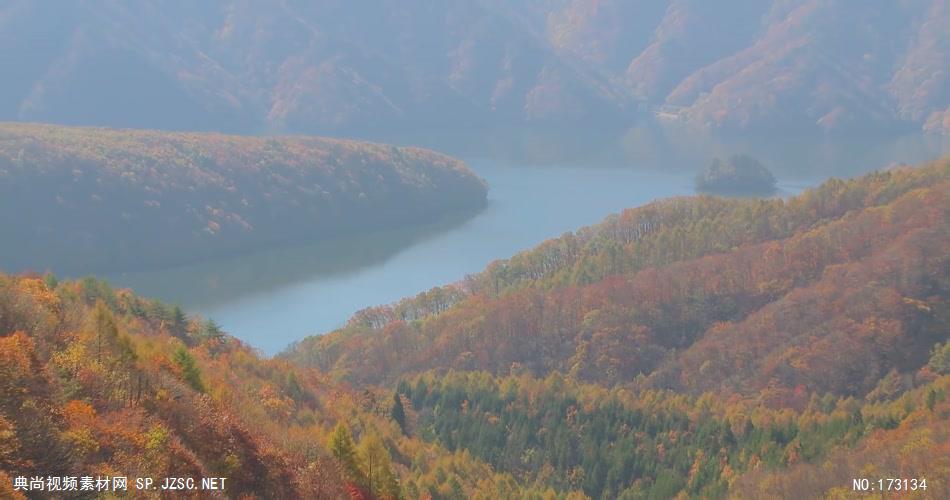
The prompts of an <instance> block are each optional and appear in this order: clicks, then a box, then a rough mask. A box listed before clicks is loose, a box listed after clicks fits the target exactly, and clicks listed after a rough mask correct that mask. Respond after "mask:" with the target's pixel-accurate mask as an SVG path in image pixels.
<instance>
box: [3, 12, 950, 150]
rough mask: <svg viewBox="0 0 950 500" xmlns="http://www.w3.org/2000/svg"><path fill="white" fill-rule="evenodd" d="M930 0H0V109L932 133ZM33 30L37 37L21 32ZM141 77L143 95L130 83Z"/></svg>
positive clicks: (272, 119) (232, 127) (313, 120)
mask: <svg viewBox="0 0 950 500" xmlns="http://www.w3.org/2000/svg"><path fill="white" fill-rule="evenodd" d="M948 16H950V10H948V8H947V4H946V2H945V1H944V0H913V1H906V2H888V1H883V0H876V1H866V2H858V1H850V2H823V1H820V0H809V1H805V2H787V1H783V0H773V1H767V2H763V1H741V2H730V3H729V4H718V3H708V2H697V1H694V0H675V1H672V2H659V1H655V0H636V1H630V0H600V1H596V2H592V1H589V0H562V1H557V2H537V1H533V0H518V1H510V0H505V1H499V0H478V1H467V0H466V1H462V0H451V1H445V2H439V3H438V4H435V5H433V4H431V3H430V2H423V1H419V0H412V1H408V2H407V1H399V2H396V1H392V0H378V1H376V2H371V3H370V4H365V3H352V2H339V1H333V2H321V3H319V4H316V5H315V4H311V3H308V2H299V1H287V2H280V3H279V5H277V6H275V7H274V8H271V7H270V6H268V7H266V8H265V7H262V6H260V5H256V4H253V3H243V2H234V1H231V2H220V3H215V4H189V3H173V4H166V3H163V2H136V3H135V4H132V5H128V4H123V3H112V2H97V1H91V2H80V3H75V4H71V5H69V6H65V7H64V8H63V9H61V10H60V11H57V12H56V13H55V15H52V14H50V13H49V12H47V11H46V10H44V9H42V8H41V7H38V6H37V5H35V3H33V2H30V1H28V0H16V1H12V2H6V3H5V4H4V6H3V7H0V40H2V41H3V42H4V43H2V44H0V60H3V61H5V62H6V64H7V66H8V67H11V68H15V71H11V72H10V74H9V75H8V76H7V78H5V79H4V80H3V81H2V82H0V119H5V120H31V121H49V122H58V123H68V124H89V125H111V126H122V127H148V128H165V129H179V130H181V129H187V130H193V129H202V130H227V131H232V132H234V131H243V132H248V131H250V132H260V131H273V130H278V131H290V132H302V133H334V134H339V133H348V134H353V133H360V134H364V136H366V135H369V134H377V133H381V132H388V133H392V132H402V131H406V130H409V129H413V130H417V131H429V132H433V131H444V130H446V129H449V130H454V131H456V132H468V131H471V130H482V129H486V128H495V127H512V126H516V127H520V126H525V125H527V126H530V127H532V128H534V127H537V128H541V129H543V128H544V127H561V126H564V125H567V126H568V127H569V128H571V129H572V130H580V129H581V128H582V127H581V126H582V125H584V126H595V127H600V128H604V127H607V128H617V127H626V126H630V125H632V124H634V123H636V122H637V121H638V120H640V119H642V118H646V117H648V116H650V114H649V113H648V112H649V111H659V110H662V111H663V113H662V115H663V116H666V117H675V119H676V120H677V121H679V122H684V123H686V124H689V125H690V126H694V127H698V128H711V129H714V130H722V131H733V132H735V131H738V132H742V133H748V132H757V131H763V130H768V131H775V130H784V131H787V130H790V129H791V130H794V131H796V132H799V133H801V132H806V133H815V132H851V133H855V132H858V133H866V132H868V131H877V132H886V133H894V132H904V131H909V130H920V129H921V128H923V127H925V126H926V127H927V128H928V129H929V130H931V131H934V132H936V133H943V134H946V133H947V132H948V131H950V129H948V128H947V125H946V123H947V121H946V119H945V117H946V115H947V111H948V109H950V95H948V93H947V90H946V89H947V88H950V85H948V80H947V78H948V76H947V72H946V71H945V68H946V67H948V65H950V50H948V48H947V40H946V34H945V31H946V30H944V29H941V28H940V26H945V25H947V24H948ZM36 33H42V34H43V36H42V37H37V36H33V34H36ZM143 95H147V96H149V98H148V99H141V96H143Z"/></svg>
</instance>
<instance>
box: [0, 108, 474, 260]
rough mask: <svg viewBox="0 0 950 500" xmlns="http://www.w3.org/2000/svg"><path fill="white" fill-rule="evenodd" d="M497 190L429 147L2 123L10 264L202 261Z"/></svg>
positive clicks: (390, 219)
mask: <svg viewBox="0 0 950 500" xmlns="http://www.w3.org/2000/svg"><path fill="white" fill-rule="evenodd" d="M486 192H487V187H486V186H485V184H484V182H482V181H481V180H480V179H478V178H477V177H476V176H475V175H474V174H473V173H472V172H471V170H469V169H468V167H467V166H465V164H464V163H462V162H460V161H458V160H455V159H453V158H450V157H448V156H445V155H442V154H438V153H434V152H432V151H428V150H423V149H418V148H398V147H395V146H388V145H383V144H371V143H364V142H357V141H347V140H339V139H326V138H319V137H271V138H255V137H240V136H228V135H222V134H216V133H174V132H155V131H143V130H128V129H105V128H84V127H61V126H52V125H35V124H9V123H8V124H0V230H2V232H3V234H4V241H5V242H7V243H5V244H4V245H2V246H0V267H2V268H3V269H5V270H8V271H22V270H24V269H34V270H45V269H53V270H55V271H57V272H66V273H76V272H79V273H89V272H93V271H117V270H124V269H130V268H141V267H147V266H156V265H166V264H174V263H180V262H185V261H194V260H198V259H202V258H208V257H213V256H219V255H222V254H233V253H239V252H244V251H248V250H253V249H258V248H262V247H266V246H270V245H275V244H281V243H288V242H300V241H316V240H321V239H327V238H332V237H334V236H339V235H341V234H344V233H351V232H355V231H365V230H370V229H374V228H382V227H388V226H391V225H402V224H412V223H418V222H423V221H426V222H428V221H432V220H435V219H436V218H438V217H440V216H441V215H443V214H445V213H448V212H455V211H464V210H472V209H476V208H480V207H481V206H482V205H483V204H484V203H485V197H486ZM25 214H29V216H28V217H26V216H24V215H25ZM62 241H68V242H69V243H68V244H66V245H64V244H62V243H59V242H62Z"/></svg>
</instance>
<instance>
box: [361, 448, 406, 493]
mask: <svg viewBox="0 0 950 500" xmlns="http://www.w3.org/2000/svg"><path fill="white" fill-rule="evenodd" d="M359 456H360V460H361V462H362V463H363V472H364V475H365V477H366V480H367V486H368V487H369V489H370V491H372V492H373V493H375V494H376V495H378V496H380V497H384V498H390V497H395V496H397V494H398V492H399V486H398V482H397V481H396V476H395V474H393V471H392V460H391V458H390V456H389V450H387V449H386V446H384V445H383V441H382V439H380V438H379V436H378V435H377V434H376V433H371V434H369V435H368V436H366V437H365V438H363V440H362V441H361V442H360V449H359Z"/></svg>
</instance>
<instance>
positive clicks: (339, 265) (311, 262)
mask: <svg viewBox="0 0 950 500" xmlns="http://www.w3.org/2000/svg"><path fill="white" fill-rule="evenodd" d="M479 211H480V210H479ZM477 213H478V212H463V213H453V214H449V215H445V216H443V217H441V218H439V219H438V220H436V221H435V222H432V223H429V224H424V225H417V226H412V227H408V228H400V229H391V230H387V231H375V232H372V233H369V234H357V235H353V236H347V237H341V238H337V239H334V240H329V241H321V242H315V243H309V244H304V245H297V246H292V247H283V248H277V249H272V250H267V251H263V252H259V253H253V254H248V255H241V256H236V257H228V258H221V259H216V260H210V261H205V262H199V263H196V264H189V265H186V266H182V267H177V268H172V269H164V270H161V271H147V272H138V273H122V274H117V275H113V276H108V277H106V279H108V280H110V281H112V282H113V283H117V284H120V285H121V286H125V287H130V288H132V289H134V290H136V291H138V292H139V293H146V291H147V294H148V295H149V296H151V297H154V298H160V299H163V300H167V301H170V302H174V303H178V304H183V305H187V307H188V308H189V310H192V311H204V310H213V309H215V308H216V307H218V306H221V305H223V304H228V303H230V302H233V301H235V300H237V299H240V298H242V297H244V296H247V295H259V294H264V295H266V294H267V293H269V292H271V291H274V290H278V289H281V288H283V287H287V286H293V285H294V284H296V283H303V282H307V281H310V280H320V279H334V278H337V277H340V276H346V275H348V274H350V273H353V272H355V271H358V270H360V269H361V268H364V267H367V266H373V265H376V264H379V263H381V262H384V261H385V260H386V259H388V258H390V257H392V256H393V255H394V254H395V253H397V252H399V251H401V250H403V249H405V248H407V247H410V246H412V245H414V244H417V243H419V242H421V241H425V240H426V239H427V238H431V237H434V236H436V235H439V234H441V233H444V232H445V231H446V230H448V229H451V228H453V227H457V226H459V225H460V224H462V223H464V222H465V221H466V220H468V219H470V218H472V217H473V216H475V215H477Z"/></svg>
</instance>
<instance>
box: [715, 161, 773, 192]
mask: <svg viewBox="0 0 950 500" xmlns="http://www.w3.org/2000/svg"><path fill="white" fill-rule="evenodd" d="M775 182H776V181H775V176H774V175H772V172H771V171H769V169H767V168H765V166H763V165H762V163H761V162H759V161H758V160H756V159H755V158H753V157H751V156H748V155H733V156H732V157H730V158H729V159H728V160H725V161H723V160H721V159H719V158H716V159H715V160H713V162H712V163H711V164H710V165H709V166H708V167H706V168H705V169H704V170H703V171H702V172H700V173H699V174H698V175H697V176H696V191H698V192H700V193H709V194H717V195H723V196H768V195H771V194H774V193H775V190H776V187H775Z"/></svg>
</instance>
